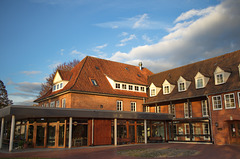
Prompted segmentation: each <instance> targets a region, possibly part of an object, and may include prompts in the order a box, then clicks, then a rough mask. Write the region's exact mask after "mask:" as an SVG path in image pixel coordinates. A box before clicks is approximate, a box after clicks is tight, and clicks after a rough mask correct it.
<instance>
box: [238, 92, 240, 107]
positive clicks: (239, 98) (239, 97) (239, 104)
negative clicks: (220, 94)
mask: <svg viewBox="0 0 240 159" xmlns="http://www.w3.org/2000/svg"><path fill="white" fill-rule="evenodd" d="M238 107H239V108H240V92H238Z"/></svg>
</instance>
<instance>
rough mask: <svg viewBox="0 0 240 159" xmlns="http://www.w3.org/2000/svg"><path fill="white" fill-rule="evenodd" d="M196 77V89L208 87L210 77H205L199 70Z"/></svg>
mask: <svg viewBox="0 0 240 159" xmlns="http://www.w3.org/2000/svg"><path fill="white" fill-rule="evenodd" d="M194 78H195V86H196V89H200V88H204V87H206V85H207V83H208V81H209V78H208V77H205V76H204V75H202V74H201V73H200V72H198V73H197V74H196V76H195V77H194Z"/></svg>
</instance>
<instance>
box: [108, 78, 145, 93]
mask: <svg viewBox="0 0 240 159" xmlns="http://www.w3.org/2000/svg"><path fill="white" fill-rule="evenodd" d="M105 76H106V78H107V80H108V82H109V83H110V85H111V86H112V88H113V89H119V90H125V91H135V92H144V93H146V90H147V87H146V86H145V85H138V84H131V83H125V82H119V81H115V80H113V79H111V78H110V77H108V76H107V75H105Z"/></svg>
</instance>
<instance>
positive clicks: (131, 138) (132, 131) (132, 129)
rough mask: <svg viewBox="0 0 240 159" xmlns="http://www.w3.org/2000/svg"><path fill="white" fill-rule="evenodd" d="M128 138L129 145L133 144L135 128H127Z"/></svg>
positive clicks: (131, 126)
mask: <svg viewBox="0 0 240 159" xmlns="http://www.w3.org/2000/svg"><path fill="white" fill-rule="evenodd" d="M129 138H130V142H131V143H135V126H134V125H130V126H129Z"/></svg>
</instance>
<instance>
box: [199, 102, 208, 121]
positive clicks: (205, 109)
mask: <svg viewBox="0 0 240 159" xmlns="http://www.w3.org/2000/svg"><path fill="white" fill-rule="evenodd" d="M201 105H202V116H203V117H208V106H207V100H202V101H201Z"/></svg>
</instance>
